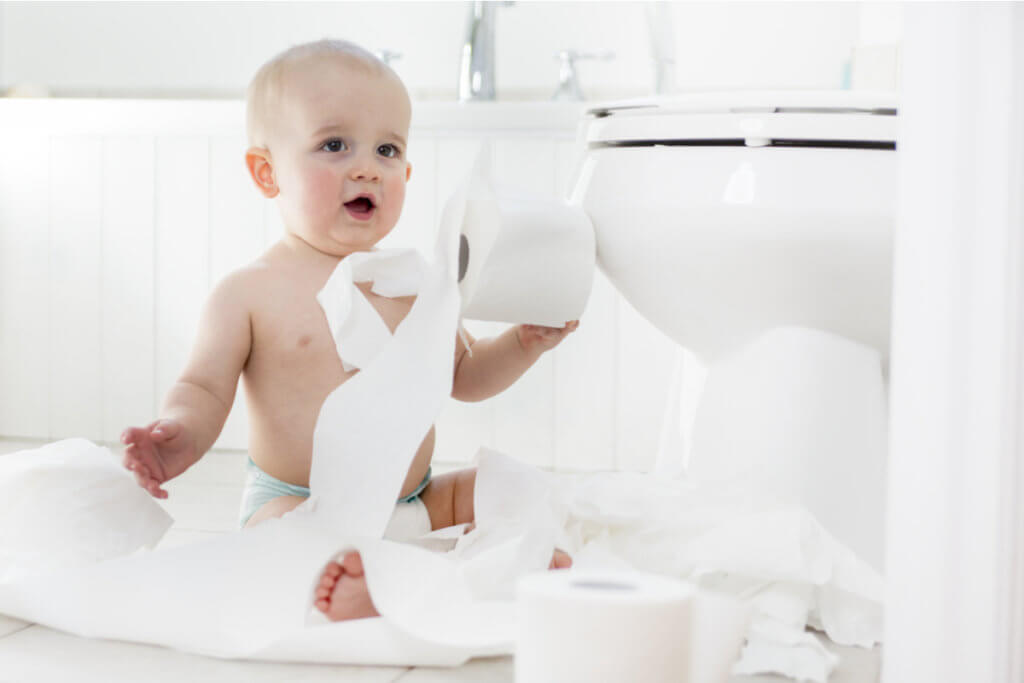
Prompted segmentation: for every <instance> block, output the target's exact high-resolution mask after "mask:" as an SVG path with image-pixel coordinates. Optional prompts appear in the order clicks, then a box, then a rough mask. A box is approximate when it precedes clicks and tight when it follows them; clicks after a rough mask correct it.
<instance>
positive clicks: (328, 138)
mask: <svg viewBox="0 0 1024 683" xmlns="http://www.w3.org/2000/svg"><path fill="white" fill-rule="evenodd" d="M246 107H247V108H246V112H247V129H248V137H249V144H250V148H249V149H248V150H247V152H246V155H245V161H246V165H247V166H248V169H249V173H250V175H251V176H252V179H253V181H254V182H255V184H256V187H257V188H258V189H259V191H260V192H261V193H262V194H263V196H265V197H267V198H272V199H276V200H277V204H278V208H279V209H280V211H281V217H282V219H283V223H284V226H285V234H284V237H283V238H282V239H281V240H280V241H279V242H277V243H276V244H274V245H273V246H272V247H270V248H269V249H268V250H267V251H266V252H265V253H264V254H263V255H262V256H260V257H259V258H258V259H256V260H255V261H254V262H253V263H251V264H249V265H247V266H245V267H243V268H240V269H239V270H237V271H235V272H233V273H231V274H229V275H228V276H227V277H225V278H224V279H223V280H222V281H221V282H220V283H218V284H217V286H216V287H215V288H214V289H213V291H212V292H211V294H210V297H209V299H208V300H207V302H206V304H205V307H204V310H203V314H202V318H201V321H200V324H199V331H198V334H197V337H196V341H195V346H194V347H193V349H192V353H191V356H190V358H189V361H188V364H187V365H186V367H185V369H184V371H183V372H182V374H181V376H180V378H179V379H178V381H177V382H176V383H175V385H174V386H173V387H172V388H171V390H170V391H169V393H168V395H167V397H166V399H165V401H164V405H163V408H162V410H161V411H160V417H159V419H158V420H156V421H155V422H153V423H151V424H149V425H147V426H145V427H141V428H140V427H129V428H128V429H126V430H125V431H124V432H123V433H122V435H121V440H122V442H123V443H124V444H126V448H125V452H124V466H125V467H126V468H128V469H129V470H131V471H132V472H133V473H134V475H135V479H136V480H137V481H138V483H139V485H140V486H142V487H143V488H145V489H146V490H147V491H148V492H149V493H150V494H151V495H153V496H154V497H157V498H166V497H167V492H166V491H165V490H164V489H163V488H162V485H163V484H164V483H165V482H167V481H168V480H170V479H172V478H174V477H176V476H178V475H179V474H181V473H182V472H184V471H185V470H186V469H188V468H189V467H190V466H191V465H193V464H194V463H195V462H196V461H198V460H199V458H201V457H202V456H203V454H205V453H206V452H207V451H208V450H209V449H210V447H211V446H212V445H213V443H214V441H215V440H216V439H217V436H218V435H219V434H220V431H221V429H222V428H223V426H224V421H225V420H226V419H227V416H228V412H229V411H230V409H231V404H232V402H233V401H234V398H235V389H236V388H237V386H238V378H239V376H240V375H241V376H242V377H243V378H244V380H245V383H244V386H245V391H246V399H247V405H248V409H249V425H250V426H249V430H250V431H249V456H250V460H251V461H250V462H249V463H248V467H249V477H248V481H247V488H246V491H245V494H244V496H243V510H242V520H241V522H242V524H243V525H244V526H252V525H254V524H259V523H260V522H262V521H264V520H266V519H270V518H272V517H280V516H281V515H284V514H285V513H286V512H288V511H290V510H292V509H294V508H295V507H296V506H298V505H299V504H300V503H302V502H303V501H304V500H305V499H306V498H307V497H308V496H309V489H308V485H309V472H310V465H311V461H312V455H313V428H314V425H315V424H316V420H317V416H318V414H319V411H320V407H321V404H323V402H324V399H325V398H326V397H327V395H328V394H330V393H331V392H332V391H333V390H334V389H335V388H336V387H337V386H338V385H340V384H341V383H343V382H345V381H346V380H348V379H349V378H351V377H352V376H353V375H354V374H355V373H356V372H358V370H352V371H349V372H346V371H345V369H344V368H343V366H342V363H341V360H340V358H339V356H338V350H337V348H336V346H335V342H334V339H333V338H332V337H331V333H330V330H329V328H328V325H327V322H326V319H325V317H324V313H323V310H322V309H321V308H320V305H319V304H318V302H317V300H316V294H317V292H319V291H320V289H321V288H322V287H323V286H324V283H325V282H326V281H327V278H328V276H329V275H330V274H331V273H332V272H333V271H334V269H335V267H336V266H337V265H338V263H339V262H340V261H341V260H342V259H343V258H345V257H346V256H348V255H349V254H352V253H354V252H359V251H371V250H373V249H374V245H376V244H377V243H378V242H379V241H380V240H381V239H382V238H383V237H384V236H385V235H387V234H388V233H389V232H390V231H391V229H392V228H394V226H395V223H396V222H397V221H398V217H399V214H400V213H401V211H402V203H403V201H404V199H405V185H406V183H407V182H408V181H409V178H410V175H411V173H412V165H411V164H410V163H409V161H408V158H407V154H408V150H407V138H408V135H409V120H410V116H411V104H410V100H409V95H408V93H407V92H406V90H405V86H404V85H403V84H402V81H401V80H400V79H399V78H398V76H397V75H396V74H395V73H394V72H393V71H392V70H391V69H390V68H389V67H388V66H386V65H385V64H384V63H383V62H381V61H380V60H379V59H377V58H376V57H375V56H374V55H372V54H371V53H369V52H367V51H366V50H363V49H362V48H360V47H358V46H356V45H353V44H351V43H347V42H344V41H335V40H322V41H318V42H315V43H309V44H305V45H299V46H296V47H293V48H291V49H289V50H286V51H285V52H283V53H281V54H280V55H278V56H276V57H274V58H273V59H271V60H270V61H269V62H267V63H266V64H264V65H263V66H262V67H261V68H260V70H259V71H258V72H257V73H256V76H255V77H254V78H253V80H252V83H251V84H250V86H249V89H248V95H247V105H246ZM356 286H357V287H358V288H359V289H360V291H361V292H362V293H363V294H364V295H365V296H366V298H367V299H368V300H369V301H370V302H371V303H372V305H373V306H374V307H375V308H376V310H377V312H378V313H379V314H380V316H381V318H382V319H383V320H384V322H385V323H386V324H387V326H388V327H389V328H390V329H391V331H392V332H394V330H395V328H396V327H397V326H398V324H399V323H400V322H401V321H402V319H403V318H404V317H405V315H406V314H407V313H408V312H409V309H410V308H411V307H412V304H413V301H414V300H415V297H414V296H405V297H396V298H386V297H383V296H380V295H378V294H376V293H374V292H372V291H371V286H372V283H370V282H361V283H357V285H356ZM577 324H578V323H577V321H573V322H570V323H567V324H566V325H565V326H564V327H562V328H548V327H539V326H532V325H520V326H515V327H512V328H510V329H508V330H507V331H506V332H505V333H504V334H501V335H500V336H498V337H495V338H493V339H479V340H476V339H473V337H472V336H470V335H469V334H467V333H466V332H465V331H464V330H463V334H464V335H465V339H466V340H467V343H468V344H469V348H470V349H472V353H467V347H466V346H465V345H464V344H463V342H462V341H461V340H460V339H459V338H458V335H457V336H456V340H455V366H454V367H455V376H454V384H453V388H452V396H454V397H455V398H457V399H460V400H463V401H479V400H482V399H486V398H488V397H491V396H494V395H495V394H497V393H499V392H501V391H503V390H504V389H506V388H507V387H508V386H510V385H511V384H512V383H513V382H515V380H516V379H518V378H519V377H520V376H521V375H522V374H523V372H525V371H526V370H527V369H528V368H529V367H530V366H531V365H533V363H534V362H536V360H537V359H538V358H539V357H540V355H541V354H542V353H544V352H545V351H548V350H550V349H552V348H554V347H555V346H557V345H558V343H559V342H560V341H561V340H562V339H564V338H565V336H566V335H568V334H569V333H570V332H572V331H573V330H575V329H576V326H577ZM433 453H434V429H433V428H431V429H430V431H429V432H428V433H427V435H426V437H425V438H424V440H423V442H422V443H421V444H420V446H419V449H418V451H417V452H416V455H415V457H414V458H413V460H412V465H411V467H410V468H409V471H408V474H407V475H406V478H405V481H404V483H403V484H402V489H401V497H400V498H399V502H398V503H397V508H401V507H402V506H419V507H420V508H421V509H422V508H425V514H424V516H429V524H430V528H431V529H439V528H442V527H448V526H452V525H456V524H462V523H466V522H472V521H473V486H474V481H475V476H476V472H475V470H473V469H465V470H459V471H456V472H451V473H449V474H444V475H440V476H437V477H433V478H431V476H430V472H431V470H430V461H431V458H432V456H433ZM397 508H396V513H397V511H398V509H397ZM407 509H408V508H407ZM570 564H571V560H570V559H569V557H568V556H567V555H565V554H564V553H562V552H560V551H556V552H555V555H554V557H553V558H552V561H551V567H552V568H560V567H567V566H569V565H570ZM316 595H317V600H316V606H317V608H318V609H320V610H321V611H322V612H323V613H324V614H326V615H327V617H328V618H330V619H331V620H335V621H337V620H341V619H352V618H359V617H364V616H371V615H375V614H377V612H376V609H375V608H374V606H373V603H372V601H371V600H370V596H369V593H368V591H367V588H366V579H365V576H364V575H363V569H362V565H361V561H360V557H359V554H358V553H356V552H350V553H349V554H348V555H346V556H345V557H344V558H343V561H342V562H340V563H334V562H332V563H330V564H329V565H328V566H327V568H326V569H325V570H324V573H323V576H322V577H321V582H320V585H319V588H318V589H317V594H316Z"/></svg>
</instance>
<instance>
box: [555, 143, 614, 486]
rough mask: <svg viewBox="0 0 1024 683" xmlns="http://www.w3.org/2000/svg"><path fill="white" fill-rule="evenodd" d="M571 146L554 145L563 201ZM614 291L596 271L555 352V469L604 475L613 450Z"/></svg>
mask: <svg viewBox="0 0 1024 683" xmlns="http://www.w3.org/2000/svg"><path fill="white" fill-rule="evenodd" d="M576 158H577V154H576V145H575V143H572V142H558V143H556V145H555V184H556V187H555V189H556V193H557V196H558V197H561V198H563V199H564V198H566V197H567V195H568V193H569V190H570V189H571V188H569V184H570V182H571V181H572V180H573V178H572V175H573V173H574V172H575V162H576ZM618 298H619V294H618V292H616V291H615V289H614V288H613V287H612V286H611V284H610V283H609V282H608V279H607V278H605V277H604V275H603V274H602V273H601V271H600V270H595V272H594V284H593V289H592V290H591V292H590V299H589V300H588V301H587V307H586V310H584V312H583V316H582V317H581V318H580V327H579V329H578V330H576V332H574V333H573V334H572V335H571V336H570V337H569V338H568V339H567V340H566V341H564V342H562V344H561V345H559V347H558V348H557V349H556V350H555V354H556V355H555V385H554V387H555V388H554V391H555V414H556V415H557V416H558V421H557V423H556V424H555V467H556V469H564V470H607V469H611V468H612V466H613V464H614V462H615V457H614V448H615V394H614V392H613V391H612V389H613V385H614V381H615V367H616V365H615V360H616V356H615V349H616V339H617V337H616V335H617V333H618V326H617V324H616V306H617V305H618V304H617V299H618Z"/></svg>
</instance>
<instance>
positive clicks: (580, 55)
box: [555, 48, 615, 62]
mask: <svg viewBox="0 0 1024 683" xmlns="http://www.w3.org/2000/svg"><path fill="white" fill-rule="evenodd" d="M614 58H615V53H614V52H613V51H611V50H602V51H600V52H580V51H579V50H575V49H573V48H567V49H565V50H559V51H558V52H556V53H555V59H561V60H568V61H569V62H575V61H576V60H577V59H600V60H605V61H606V60H609V59H614Z"/></svg>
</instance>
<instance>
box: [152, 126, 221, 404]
mask: <svg viewBox="0 0 1024 683" xmlns="http://www.w3.org/2000/svg"><path fill="white" fill-rule="evenodd" d="M208 170H209V144H208V138H207V137H206V136H161V137H158V138H157V147H156V188H157V195H156V255H157V263H156V311H157V318H156V369H155V371H156V400H157V405H155V406H154V407H153V414H154V415H156V414H157V410H158V409H159V406H160V405H161V404H162V402H163V400H164V397H165V396H166V395H167V391H168V390H169V389H170V388H171V386H172V385H173V384H174V382H175V380H177V378H178V376H179V375H180V373H181V371H182V369H183V368H184V367H185V362H186V361H187V360H188V354H189V351H190V350H191V347H192V343H193V341H194V340H195V333H196V329H197V328H198V323H199V316H200V313H201V311H202V306H203V302H204V301H205V299H206V293H207V291H208V290H209V239H208V233H209V204H208V195H209V173H208Z"/></svg>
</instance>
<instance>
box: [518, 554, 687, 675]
mask: <svg viewBox="0 0 1024 683" xmlns="http://www.w3.org/2000/svg"><path fill="white" fill-rule="evenodd" d="M693 596H694V590H693V589H692V588H691V587H690V586H688V585H687V584H684V583H681V582H679V581H673V580H671V579H666V578H664V577H660V576H655V575H653V574H645V573H642V572H617V571H586V572H585V571H575V570H570V571H555V572H545V573H538V574H531V575H528V576H526V577H523V578H522V579H521V580H520V581H519V584H518V587H517V598H518V610H519V638H518V640H517V643H516V660H515V670H516V683H549V682H550V683H556V682H557V683H564V682H565V681H587V682H588V683H625V682H626V681H631V682H636V683H678V682H679V681H686V680H689V671H690V640H691V638H690V628H691V616H692V614H691V613H692V605H693Z"/></svg>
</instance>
